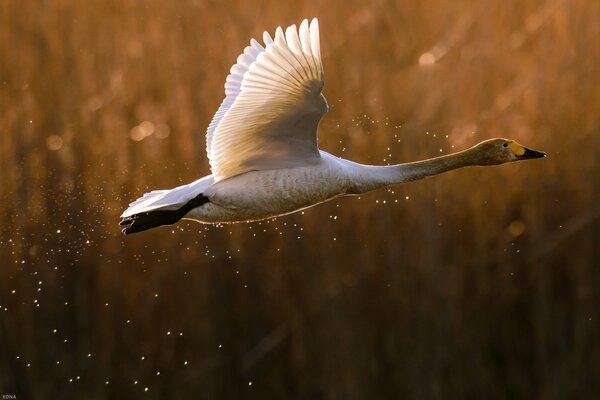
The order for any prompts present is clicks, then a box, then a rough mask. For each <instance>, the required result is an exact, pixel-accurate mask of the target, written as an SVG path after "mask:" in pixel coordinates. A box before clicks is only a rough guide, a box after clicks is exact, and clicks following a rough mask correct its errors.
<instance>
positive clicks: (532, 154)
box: [508, 142, 546, 160]
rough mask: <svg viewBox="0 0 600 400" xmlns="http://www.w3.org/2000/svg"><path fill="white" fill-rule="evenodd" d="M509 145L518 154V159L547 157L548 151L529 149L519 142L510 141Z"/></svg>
mask: <svg viewBox="0 0 600 400" xmlns="http://www.w3.org/2000/svg"><path fill="white" fill-rule="evenodd" d="M508 147H510V149H511V150H512V152H513V153H515V156H517V160H529V159H533V158H542V157H546V153H544V152H543V151H537V150H531V149H528V148H527V147H525V146H521V145H520V144H519V143H517V142H510V143H509V144H508Z"/></svg>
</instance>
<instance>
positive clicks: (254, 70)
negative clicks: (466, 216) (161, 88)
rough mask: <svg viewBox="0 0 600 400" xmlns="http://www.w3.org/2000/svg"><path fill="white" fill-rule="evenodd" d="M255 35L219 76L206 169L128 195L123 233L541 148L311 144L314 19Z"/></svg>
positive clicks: (276, 208) (318, 84) (231, 215)
mask: <svg viewBox="0 0 600 400" xmlns="http://www.w3.org/2000/svg"><path fill="white" fill-rule="evenodd" d="M263 40H264V43H265V46H264V47H263V46H262V45H261V44H259V43H258V42H257V41H255V40H254V39H253V40H252V41H251V42H250V46H248V47H246V49H245V50H244V53H243V54H242V55H240V57H239V58H238V60H237V63H236V64H235V65H234V66H233V67H232V68H231V72H230V74H229V76H228V77H227V80H226V83H225V99H224V100H223V102H222V103H221V106H220V108H219V109H218V111H217V112H216V114H215V116H214V117H213V120H212V122H211V123H210V125H209V127H208V130H207V135H206V143H207V145H206V150H207V154H208V157H209V161H210V165H211V170H212V174H211V175H208V176H205V177H203V178H201V179H198V180H196V181H195V182H192V183H190V184H187V185H182V186H179V187H176V188H174V189H170V190H155V191H152V192H149V193H146V194H144V195H143V196H142V197H141V198H139V199H137V200H135V201H134V202H133V203H131V204H130V205H129V207H128V208H127V209H126V210H125V211H124V212H123V214H122V215H121V218H122V220H121V225H122V226H123V227H124V228H123V232H124V233H125V234H130V233H135V232H140V231H143V230H147V229H150V228H154V227H157V226H161V225H170V224H173V223H175V222H177V221H179V220H180V219H191V220H196V221H199V222H203V223H228V222H247V221H256V220H261V219H266V218H271V217H276V216H280V215H284V214H289V213H292V212H295V211H298V210H301V209H303V208H307V207H310V206H313V205H315V204H319V203H322V202H324V201H327V200H330V199H332V198H334V197H338V196H343V195H353V194H360V193H364V192H367V191H370V190H374V189H377V188H380V187H384V186H387V185H392V184H398V183H404V182H410V181H414V180H417V179H422V178H425V177H428V176H432V175H437V174H440V173H443V172H446V171H450V170H453V169H456V168H461V167H466V166H486V165H497V164H502V163H506V162H511V161H518V160H523V159H530V158H540V157H544V156H545V153H543V152H539V151H535V150H531V149H528V148H526V147H523V146H521V145H520V144H518V143H517V142H515V141H512V140H509V139H490V140H486V141H484V142H481V143H479V144H478V145H476V146H474V147H472V148H470V149H467V150H464V151H461V152H458V153H454V154H450V155H445V156H441V157H436V158H432V159H428V160H424V161H417V162H413V163H406V164H398V165H391V166H370V165H363V164H358V163H355V162H352V161H350V160H345V159H342V158H339V157H336V156H334V155H331V154H329V153H327V152H325V151H322V150H319V149H318V146H317V127H318V124H319V121H320V120H321V117H322V116H323V115H324V114H325V113H326V112H327V109H328V108H327V102H326V100H325V97H324V96H323V94H322V93H321V90H322V88H323V66H322V62H321V54H320V44H319V26H318V21H317V19H316V18H315V19H313V20H312V21H311V22H310V24H309V23H308V21H307V20H304V21H303V22H302V24H301V25H300V27H299V29H297V28H296V26H295V25H292V26H290V27H288V28H287V29H286V30H285V33H284V31H283V29H282V28H277V30H276V33H275V38H274V39H273V38H272V37H271V36H270V35H269V34H268V33H267V32H265V33H264V35H263Z"/></svg>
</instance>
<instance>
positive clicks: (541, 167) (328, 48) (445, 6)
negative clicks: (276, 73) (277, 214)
mask: <svg viewBox="0 0 600 400" xmlns="http://www.w3.org/2000/svg"><path fill="white" fill-rule="evenodd" d="M312 16H318V17H319V19H320V23H321V34H322V49H323V55H324V65H325V72H326V88H325V95H326V97H327V98H328V100H329V103H330V106H331V109H330V112H329V113H328V114H327V116H326V117H325V118H324V120H323V121H322V123H321V127H320V138H319V140H320V145H321V147H322V148H323V149H325V150H328V151H330V152H333V153H334V154H339V155H342V156H344V157H347V158H351V159H354V160H356V161H359V162H364V163H387V162H391V163H395V162H404V161H410V160H416V159H421V158H427V157H430V156H434V155H437V154H440V152H443V153H448V152H450V151H452V150H453V146H454V149H459V148H463V147H466V146H470V145H472V144H474V143H476V142H477V141H480V140H483V139H486V138H489V137H493V136H507V137H511V138H514V139H516V140H518V141H520V142H522V143H523V144H525V145H529V146H531V147H533V148H537V149H540V150H544V151H547V152H548V153H549V155H550V156H549V157H548V158H547V159H545V160H539V161H532V162H526V163H519V164H513V165H505V166H501V167H496V168H489V169H470V170H461V171H456V172H452V173H449V174H446V175H443V176H440V177H436V178H432V179H429V180H425V181H421V182H415V183H412V184H409V185H405V186H398V187H394V188H391V189H390V190H387V191H386V190H380V191H378V192H374V193H371V194H369V195H366V196H362V197H361V198H360V199H358V198H348V199H341V200H338V201H334V202H330V203H327V204H323V205H321V206H319V207H315V208H312V209H309V210H306V211H305V212H303V213H302V214H300V213H299V214H295V215H290V216H287V217H285V218H279V219H277V220H274V221H271V222H263V223H254V224H249V225H246V224H242V225H231V226H225V227H206V226H203V225H199V224H195V223H188V222H183V223H181V224H179V225H178V226H176V227H174V228H172V229H171V228H162V229H157V230H154V231H150V232H146V233H142V234H139V235H134V236H131V237H127V238H125V237H123V236H122V235H121V234H120V232H119V229H118V226H117V222H118V215H119V214H120V212H121V211H122V210H123V208H124V207H125V206H126V205H127V203H128V202H129V201H131V200H133V199H135V198H136V197H137V196H139V195H141V194H142V193H143V192H144V191H146V190H148V189H151V188H159V187H164V188H168V187H173V186H175V185H178V184H180V183H182V182H187V181H190V180H193V179H195V178H196V177H198V176H200V175H204V174H206V173H208V172H209V171H208V162H207V160H206V156H205V154H204V133H203V132H204V129H205V127H206V126H207V124H208V122H209V121H210V118H211V117H212V114H213V112H214V111H215V110H216V108H217V106H218V105H219V103H220V101H221V99H222V96H223V83H224V79H225V76H226V73H227V71H228V69H229V67H230V66H231V64H232V63H233V61H234V60H235V58H236V57H237V55H238V54H239V53H240V52H241V50H242V48H243V46H244V45H246V43H247V42H248V40H249V39H250V37H259V36H260V35H261V33H262V31H263V30H264V29H268V30H269V31H271V32H273V31H274V28H275V27H276V26H277V25H287V24H291V23H299V22H300V21H301V19H302V18H304V17H312ZM598 21H600V3H598V2H594V1H583V0H573V1H566V0H565V1H552V0H551V1H540V0H526V1H510V2H506V1H502V0H491V1H486V2H479V1H469V0H462V1H457V2H447V1H441V0H433V1H427V2H422V1H417V0H406V1H386V0H379V1H373V2H363V1H355V0H351V1H338V0H331V1H321V2H310V3H309V2H300V3H293V2H289V3H288V4H286V3H283V2H280V1H268V2H264V3H263V4H257V3H255V2H244V1H203V0H192V1H187V0H186V1H179V2H171V1H166V0H148V1H139V0H119V1H117V0H104V1H99V0H89V1H72V0H55V1H50V2H45V1H16V0H5V1H3V2H2V4H0V185H1V187H2V190H1V191H0V205H1V207H0V215H1V219H2V224H1V225H0V257H1V260H2V261H0V264H1V265H2V267H1V268H0V309H1V311H0V349H1V350H0V393H2V394H16V395H17V398H19V399H27V398H35V399H45V398H89V399H95V398H142V397H144V398H173V399H177V398H207V399H211V398H214V399H224V398H231V399H242V398H326V399H364V398H414V399H424V398H490V399H495V398H498V399H502V398H540V399H555V398H556V399H560V398H594V397H597V396H599V395H600V381H599V380H598V376H600V340H599V339H598V338H599V337H600V329H599V328H600V324H599V320H600V315H599V313H598V307H599V306H600V262H599V261H598V260H600V222H599V221H600V206H599V205H598V197H599V195H600V180H599V179H598V176H597V175H598V167H599V166H600V162H599V160H600V51H599V50H598V40H599V38H600V24H598ZM420 60H421V62H426V61H433V60H435V63H433V64H432V65H421V64H420V62H419V61H420ZM140 139H141V140H140Z"/></svg>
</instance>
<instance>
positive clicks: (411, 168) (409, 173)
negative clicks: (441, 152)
mask: <svg viewBox="0 0 600 400" xmlns="http://www.w3.org/2000/svg"><path fill="white" fill-rule="evenodd" d="M473 165H480V162H479V160H478V157H477V154H476V153H475V152H474V150H473V148H471V149H467V150H464V151H460V152H458V153H453V154H448V155H445V156H441V157H436V158H430V159H428V160H423V161H416V162H411V163H406V164H397V165H387V166H376V165H363V164H357V163H351V168H349V170H350V171H349V175H350V179H351V181H352V190H351V193H354V194H358V193H364V192H368V191H370V190H374V189H377V188H380V187H383V186H387V185H393V184H398V183H404V182H410V181H416V180H418V179H423V178H426V177H428V176H432V175H438V174H441V173H443V172H447V171H451V170H453V169H457V168H462V167H468V166H473Z"/></svg>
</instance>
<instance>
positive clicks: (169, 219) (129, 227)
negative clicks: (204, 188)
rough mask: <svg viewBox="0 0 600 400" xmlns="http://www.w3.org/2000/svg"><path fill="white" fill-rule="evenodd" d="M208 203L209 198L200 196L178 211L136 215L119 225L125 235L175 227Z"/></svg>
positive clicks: (149, 212) (159, 211)
mask: <svg viewBox="0 0 600 400" xmlns="http://www.w3.org/2000/svg"><path fill="white" fill-rule="evenodd" d="M207 202H208V197H206V196H204V195H202V194H199V195H198V196H196V197H194V198H193V199H191V200H190V201H188V202H187V203H185V204H184V205H183V206H181V207H180V208H178V209H177V210H155V211H148V212H143V213H139V214H134V215H131V216H129V217H125V218H123V219H121V221H120V222H119V225H120V226H122V227H123V229H121V232H123V233H124V234H125V235H130V234H132V233H137V232H142V231H146V230H148V229H152V228H156V227H158V226H163V225H173V224H174V223H176V222H178V221H179V220H181V218H183V217H184V216H185V215H186V214H187V213H188V212H189V211H190V210H192V209H193V208H196V207H199V206H201V205H202V204H204V203H207Z"/></svg>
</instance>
